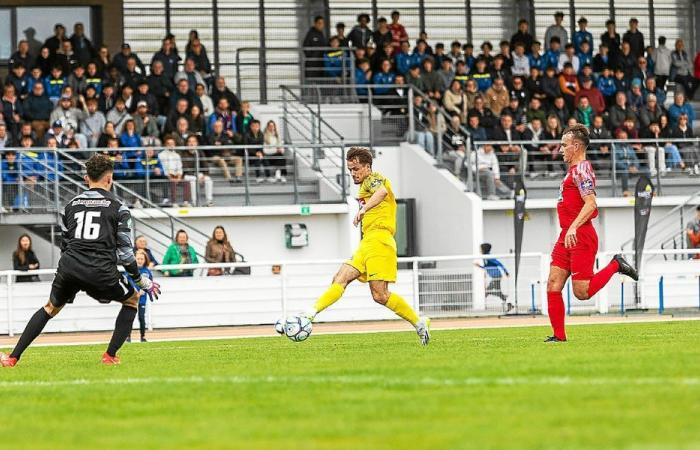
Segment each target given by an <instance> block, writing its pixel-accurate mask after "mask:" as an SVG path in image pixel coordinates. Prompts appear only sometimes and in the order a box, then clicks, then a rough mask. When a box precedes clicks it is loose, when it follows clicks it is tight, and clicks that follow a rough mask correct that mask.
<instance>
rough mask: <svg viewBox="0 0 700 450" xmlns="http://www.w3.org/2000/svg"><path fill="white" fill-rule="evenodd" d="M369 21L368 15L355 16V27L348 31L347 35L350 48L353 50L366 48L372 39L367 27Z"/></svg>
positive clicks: (370, 31)
mask: <svg viewBox="0 0 700 450" xmlns="http://www.w3.org/2000/svg"><path fill="white" fill-rule="evenodd" d="M369 21H370V18H369V14H366V13H362V14H359V15H358V16H357V25H355V26H354V27H353V28H352V30H350V34H349V35H348V40H349V41H350V45H351V46H353V47H355V48H365V47H367V44H368V43H369V41H370V40H371V39H372V30H371V29H370V28H369V27H368V26H367V25H368V24H369Z"/></svg>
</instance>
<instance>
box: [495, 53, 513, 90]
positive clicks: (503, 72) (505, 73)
mask: <svg viewBox="0 0 700 450" xmlns="http://www.w3.org/2000/svg"><path fill="white" fill-rule="evenodd" d="M505 61H506V59H505V58H504V57H503V55H500V54H498V55H496V57H495V58H494V59H493V65H492V66H491V75H492V77H493V79H494V80H495V79H496V78H501V79H503V84H505V85H506V86H510V85H511V78H512V77H511V73H510V67H506V66H505Z"/></svg>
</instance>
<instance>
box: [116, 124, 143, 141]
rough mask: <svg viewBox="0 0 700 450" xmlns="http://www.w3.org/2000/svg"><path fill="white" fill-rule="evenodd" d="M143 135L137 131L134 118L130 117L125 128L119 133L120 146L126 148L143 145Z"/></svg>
mask: <svg viewBox="0 0 700 450" xmlns="http://www.w3.org/2000/svg"><path fill="white" fill-rule="evenodd" d="M141 145H142V144H141V136H140V135H139V134H138V133H137V132H136V123H135V122H134V119H128V120H127V121H126V122H125V123H124V129H123V130H122V132H121V133H120V134H119V146H120V147H125V148H139V147H141Z"/></svg>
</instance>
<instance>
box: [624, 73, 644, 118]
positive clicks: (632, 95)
mask: <svg viewBox="0 0 700 450" xmlns="http://www.w3.org/2000/svg"><path fill="white" fill-rule="evenodd" d="M627 105H628V106H629V108H630V109H631V110H632V111H634V113H635V114H637V116H639V112H640V111H641V109H642V108H643V107H644V95H642V82H641V80H640V79H639V78H635V79H634V80H632V85H631V87H630V90H629V92H627Z"/></svg>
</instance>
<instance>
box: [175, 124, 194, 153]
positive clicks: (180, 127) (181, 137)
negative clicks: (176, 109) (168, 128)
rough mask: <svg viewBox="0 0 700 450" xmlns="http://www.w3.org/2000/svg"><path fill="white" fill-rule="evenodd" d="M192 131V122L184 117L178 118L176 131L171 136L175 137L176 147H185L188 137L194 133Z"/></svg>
mask: <svg viewBox="0 0 700 450" xmlns="http://www.w3.org/2000/svg"><path fill="white" fill-rule="evenodd" d="M192 134H194V133H192V132H191V131H190V123H189V122H188V121H187V119H185V118H184V117H180V118H179V119H178V120H177V125H176V129H175V132H174V133H172V134H171V136H172V137H173V138H174V139H175V146H176V147H184V146H185V145H186V144H187V138H188V137H189V136H190V135H192Z"/></svg>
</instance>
